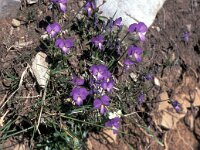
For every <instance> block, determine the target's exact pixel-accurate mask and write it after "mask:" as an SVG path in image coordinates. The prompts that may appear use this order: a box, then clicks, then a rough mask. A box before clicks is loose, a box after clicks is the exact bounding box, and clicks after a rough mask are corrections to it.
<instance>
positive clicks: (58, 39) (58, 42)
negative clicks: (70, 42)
mask: <svg viewBox="0 0 200 150" xmlns="http://www.w3.org/2000/svg"><path fill="white" fill-rule="evenodd" d="M61 42H63V39H61V38H57V39H56V41H55V47H57V48H59V45H60V43H61Z"/></svg>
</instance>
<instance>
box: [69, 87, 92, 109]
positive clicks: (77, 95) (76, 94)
mask: <svg viewBox="0 0 200 150" xmlns="http://www.w3.org/2000/svg"><path fill="white" fill-rule="evenodd" d="M88 94H89V92H88V91H87V90H86V89H85V88H82V87H75V88H73V89H72V92H71V93H70V95H71V96H72V97H73V100H74V102H75V103H76V104H77V105H78V106H80V105H82V104H83V101H84V100H85V99H86V97H87V96H88Z"/></svg>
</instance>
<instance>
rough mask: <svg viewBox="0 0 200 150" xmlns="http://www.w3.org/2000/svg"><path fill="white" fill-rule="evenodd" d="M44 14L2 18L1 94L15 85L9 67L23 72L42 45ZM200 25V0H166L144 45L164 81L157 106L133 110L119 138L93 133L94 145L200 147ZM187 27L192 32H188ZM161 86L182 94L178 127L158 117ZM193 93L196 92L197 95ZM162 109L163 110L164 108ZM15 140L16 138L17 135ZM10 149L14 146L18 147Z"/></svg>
mask: <svg viewBox="0 0 200 150" xmlns="http://www.w3.org/2000/svg"><path fill="white" fill-rule="evenodd" d="M31 7H32V8H28V9H29V11H28V12H29V13H27V14H26V13H22V14H23V15H22V16H19V17H18V19H19V18H20V19H22V20H23V19H24V18H23V17H25V16H30V14H31V11H35V9H36V8H37V5H32V6H31ZM26 12H27V11H26ZM41 12H42V13H44V14H45V13H48V12H47V10H46V9H45V8H44V7H40V8H39V10H38V9H37V13H38V14H42V13H41ZM28 14H29V15H28ZM42 16H43V15H39V17H38V18H37V17H36V18H34V17H33V18H30V19H29V21H30V22H28V23H27V22H25V23H24V25H21V26H20V27H13V26H12V24H11V22H12V19H6V20H0V33H1V35H0V41H1V42H0V49H1V51H0V68H1V70H0V81H1V82H0V99H1V100H3V99H4V96H5V95H6V90H7V89H9V88H12V87H10V86H9V85H10V83H9V81H8V80H5V74H6V72H9V73H12V74H19V75H20V74H22V71H23V70H24V68H25V66H21V64H22V63H23V62H30V61H31V58H32V57H33V56H34V55H35V53H36V51H38V50H40V48H39V47H38V45H39V41H38V39H39V37H40V36H41V33H42V31H43V28H39V30H38V28H37V25H39V23H38V22H36V21H35V20H41V19H42ZM25 20H26V19H25ZM199 25H200V2H199V1H196V0H190V1H188V0H176V1H174V0H167V1H166V3H165V4H164V6H163V8H162V9H161V10H160V11H159V13H158V15H157V17H156V19H155V22H154V23H153V25H152V27H150V29H149V31H148V32H147V35H146V37H147V41H146V42H145V43H143V45H142V47H143V49H145V50H148V51H149V52H150V54H151V58H150V59H149V60H148V63H147V65H148V66H152V73H153V74H154V75H155V77H157V78H158V79H159V82H160V87H155V89H153V92H152V93H150V96H152V97H155V100H154V102H153V104H152V105H153V107H152V108H154V110H148V113H147V115H143V114H142V115H139V116H136V115H134V114H133V115H131V116H129V117H127V118H125V119H124V120H123V126H122V130H123V131H124V132H126V133H128V134H122V135H120V136H119V137H118V139H117V140H114V141H113V140H111V141H109V140H102V139H104V137H103V136H104V135H102V134H95V133H91V134H90V136H89V140H88V141H89V145H90V146H89V147H90V149H93V150H118V149H123V150H126V149H127V150H128V149H137V150H146V149H150V150H162V149H163V150H164V149H166V150H179V149H182V150H189V149H193V150H197V149H200V144H199V141H200V111H199V106H200V93H196V92H199V90H198V89H199V88H200V83H199V75H200V28H199ZM40 30H41V32H40ZM186 33H187V34H188V37H186V36H185V34H186ZM187 38H188V39H187ZM19 43H21V45H20V44H19ZM22 57H23V58H22ZM187 79H188V80H187ZM185 80H187V81H185ZM13 88H14V87H13ZM162 92H166V93H168V95H169V97H170V98H173V99H177V100H180V101H181V102H180V103H181V104H182V105H183V106H182V107H183V109H184V110H185V111H186V112H185V114H184V115H181V117H180V116H178V118H179V119H178V120H177V124H176V127H171V126H172V125H171V124H170V125H169V126H170V127H171V128H170V129H169V128H168V129H167V128H166V126H165V127H163V124H162V123H158V122H159V121H158V120H157V119H155V118H156V115H157V114H159V107H160V103H156V102H157V101H160V100H162V99H161V98H160V93H162ZM191 93H192V94H191ZM7 94H8V93H7ZM193 95H195V96H196V97H194V98H193V97H192V96H193ZM191 97H192V98H191ZM183 101H184V102H183ZM186 101H187V102H186ZM0 102H1V101H0ZM27 108H28V106H27ZM130 112H131V110H130ZM159 115H162V113H160V114H159ZM136 117H138V118H140V119H142V120H144V119H146V123H147V125H148V126H147V129H149V132H147V130H144V128H143V127H139V126H137V124H138V122H135V118H136ZM157 121H158V122H157ZM155 122H157V123H155ZM129 135H131V136H129ZM156 137H157V138H156ZM105 139H107V138H105ZM159 141H160V142H159ZM20 142H21V141H20ZM25 142H26V140H25ZM14 143H16V144H17V142H16V141H14ZM22 143H23V142H22ZM12 144H13V143H12V142H11V140H9V141H8V142H7V143H6V145H7V146H8V145H9V146H10V145H12ZM7 149H13V147H9V148H7Z"/></svg>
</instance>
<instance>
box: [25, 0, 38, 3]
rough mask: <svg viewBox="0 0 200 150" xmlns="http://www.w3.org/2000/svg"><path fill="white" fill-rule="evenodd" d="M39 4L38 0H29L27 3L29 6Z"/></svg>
mask: <svg viewBox="0 0 200 150" xmlns="http://www.w3.org/2000/svg"><path fill="white" fill-rule="evenodd" d="M37 2H38V0H27V3H28V4H35V3H37Z"/></svg>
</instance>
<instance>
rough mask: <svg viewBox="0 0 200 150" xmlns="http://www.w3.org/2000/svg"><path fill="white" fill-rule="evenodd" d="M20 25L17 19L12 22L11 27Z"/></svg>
mask: <svg viewBox="0 0 200 150" xmlns="http://www.w3.org/2000/svg"><path fill="white" fill-rule="evenodd" d="M20 25H21V23H20V21H19V20H17V19H13V20H12V26H13V27H19V26H20Z"/></svg>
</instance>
